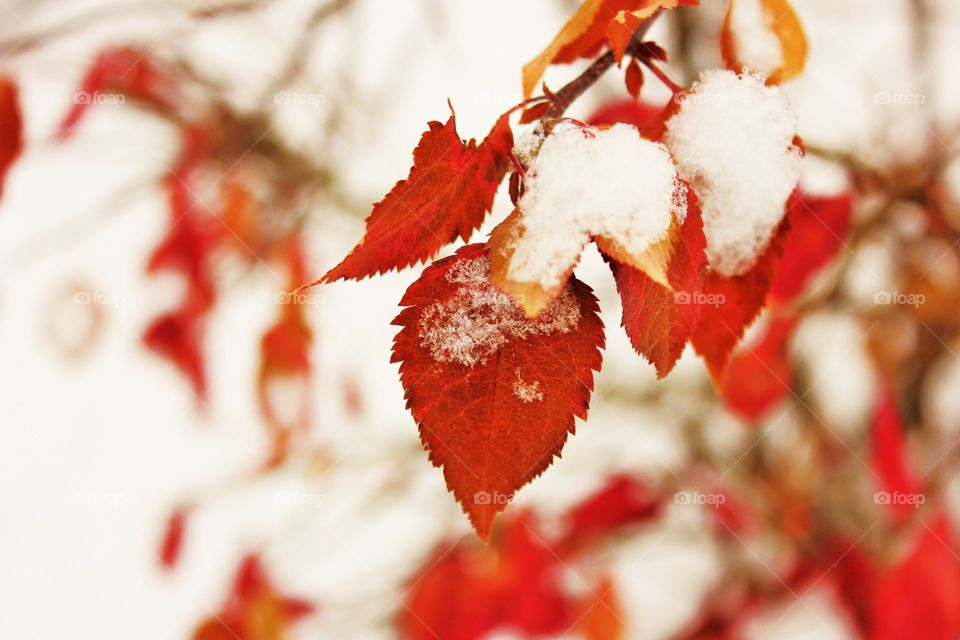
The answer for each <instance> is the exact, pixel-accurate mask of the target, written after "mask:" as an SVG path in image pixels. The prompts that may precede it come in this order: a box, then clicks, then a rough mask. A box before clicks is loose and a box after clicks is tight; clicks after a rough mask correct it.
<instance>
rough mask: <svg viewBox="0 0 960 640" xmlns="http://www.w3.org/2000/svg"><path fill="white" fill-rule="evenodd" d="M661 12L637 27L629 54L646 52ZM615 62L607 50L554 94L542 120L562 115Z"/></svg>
mask: <svg viewBox="0 0 960 640" xmlns="http://www.w3.org/2000/svg"><path fill="white" fill-rule="evenodd" d="M660 13H661V12H659V11H658V12H657V13H655V14H653V15H652V16H650V18H649V19H648V20H645V21H644V22H642V23H641V24H640V26H639V27H637V30H636V31H635V32H634V34H633V38H631V40H630V45H629V46H628V47H627V54H629V55H637V54H641V53H644V52H645V43H644V42H643V38H644V36H645V35H646V34H647V31H649V30H650V27H652V26H653V23H654V22H655V21H656V19H657V18H658V17H659V16H660ZM615 62H616V57H615V56H614V55H613V51H607V52H606V53H605V54H603V55H602V56H600V57H599V58H597V59H596V60H595V61H594V62H593V64H591V65H590V66H589V67H587V69H586V70H585V71H584V72H583V73H581V74H580V75H579V76H577V77H576V78H574V79H573V80H571V81H570V82H568V83H567V84H565V85H564V86H563V87H562V88H561V89H560V90H559V91H557V92H556V93H554V94H553V105H552V106H551V107H550V108H549V109H547V110H546V111H545V112H544V114H543V116H542V117H541V118H540V121H541V122H547V121H550V120H556V119H557V118H560V117H562V116H563V114H564V113H565V112H566V110H567V109H568V108H569V107H570V105H571V104H573V103H574V102H575V101H576V100H577V98H579V97H580V96H581V95H583V93H584V92H585V91H586V90H587V89H589V88H590V87H592V86H593V85H594V84H595V83H596V82H597V80H599V79H600V78H601V77H603V74H604V73H606V72H607V71H608V70H609V69H610V67H612V66H613V65H614V63H615Z"/></svg>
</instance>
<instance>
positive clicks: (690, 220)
mask: <svg viewBox="0 0 960 640" xmlns="http://www.w3.org/2000/svg"><path fill="white" fill-rule="evenodd" d="M705 248H706V238H705V237H704V235H703V221H702V220H701V218H700V207H699V206H698V205H697V197H696V195H695V194H694V192H693V190H692V189H690V188H689V187H687V217H686V219H685V220H684V222H683V224H682V225H681V226H680V231H679V234H678V237H677V239H676V241H675V245H674V248H673V253H672V254H671V255H670V259H669V263H668V265H667V279H668V281H669V284H670V286H671V287H672V289H673V290H672V291H671V289H670V288H667V287H665V286H663V285H662V284H660V283H658V282H656V281H655V280H653V279H652V278H651V277H650V276H649V275H648V274H646V273H644V272H643V271H641V270H640V269H636V268H634V267H632V266H630V265H628V264H626V263H623V262H620V261H618V260H616V259H615V257H611V259H609V260H608V261H609V262H610V268H611V270H612V271H613V277H614V279H615V280H616V282H617V291H618V292H619V293H620V299H621V300H622V302H623V319H622V321H621V323H622V325H623V328H624V329H625V330H626V332H627V335H628V336H629V337H630V343H631V344H632V345H633V348H634V349H636V350H637V353H639V354H641V355H642V356H644V357H645V358H646V359H647V360H649V361H650V363H651V364H653V365H654V366H655V367H656V369H657V376H658V377H660V378H662V377H663V376H665V375H667V374H668V373H670V370H671V369H673V367H674V365H675V364H676V363H677V360H679V359H680V355H681V354H682V353H683V348H684V347H685V346H686V344H687V340H688V339H689V338H690V335H691V333H692V332H693V330H694V328H695V327H696V325H697V318H698V316H699V311H700V302H701V301H700V297H701V292H700V286H701V282H702V280H703V274H704V270H705V268H706V264H707V256H706V253H705Z"/></svg>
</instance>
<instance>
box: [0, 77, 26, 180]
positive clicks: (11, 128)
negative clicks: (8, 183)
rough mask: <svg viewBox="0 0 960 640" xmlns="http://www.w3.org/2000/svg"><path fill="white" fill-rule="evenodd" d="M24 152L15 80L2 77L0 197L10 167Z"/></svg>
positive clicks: (0, 89)
mask: <svg viewBox="0 0 960 640" xmlns="http://www.w3.org/2000/svg"><path fill="white" fill-rule="evenodd" d="M22 150H23V118H22V117H21V115H20V98H19V91H18V90H17V85H16V84H15V83H14V81H13V80H11V79H9V78H6V77H3V76H0V195H3V183H4V179H5V178H6V176H7V171H9V169H10V166H11V165H12V164H13V162H14V160H16V159H17V157H19V155H20V152H21V151H22Z"/></svg>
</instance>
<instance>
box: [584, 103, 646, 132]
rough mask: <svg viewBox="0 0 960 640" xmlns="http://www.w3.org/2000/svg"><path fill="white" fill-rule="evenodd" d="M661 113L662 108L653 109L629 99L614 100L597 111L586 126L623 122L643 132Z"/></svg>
mask: <svg viewBox="0 0 960 640" xmlns="http://www.w3.org/2000/svg"><path fill="white" fill-rule="evenodd" d="M662 113H663V108H662V107H655V106H653V105H652V104H649V103H647V102H642V101H638V100H630V99H626V100H616V101H614V102H608V103H606V104H604V105H603V106H602V107H600V108H599V109H597V110H596V111H595V112H594V113H593V115H591V116H590V117H589V118H588V119H587V124H589V125H591V126H602V125H609V124H616V123H618V122H623V123H626V124H632V125H633V126H635V127H636V128H637V129H639V130H640V131H645V130H646V129H647V128H648V127H650V125H652V124H653V123H654V122H656V120H657V118H659V117H660V116H661V114H662Z"/></svg>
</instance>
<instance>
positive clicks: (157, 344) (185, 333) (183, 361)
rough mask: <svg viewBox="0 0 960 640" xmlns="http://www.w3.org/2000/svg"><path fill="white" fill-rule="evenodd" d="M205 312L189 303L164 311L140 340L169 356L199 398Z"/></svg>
mask: <svg viewBox="0 0 960 640" xmlns="http://www.w3.org/2000/svg"><path fill="white" fill-rule="evenodd" d="M204 315H205V312H201V310H199V309H197V308H196V307H194V306H192V305H187V306H186V307H185V308H183V309H179V310H177V311H172V312H170V313H165V314H163V315H161V316H160V317H159V318H157V319H156V320H154V321H153V323H152V324H151V325H150V326H149V327H148V328H147V330H146V331H145V332H144V334H143V342H144V344H146V345H147V347H148V348H149V349H150V350H151V351H153V352H155V353H156V354H157V355H159V356H162V357H164V358H166V359H168V360H170V361H171V362H172V363H173V364H174V366H176V367H177V369H179V370H180V372H181V373H182V374H183V375H184V376H186V378H187V380H188V382H189V383H190V386H191V387H192V388H193V392H194V393H195V394H196V396H197V397H198V398H202V397H203V396H204V395H205V394H206V392H207V376H206V369H205V367H204V364H203V348H202V346H201V344H200V343H201V339H202V336H203V324H204Z"/></svg>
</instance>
